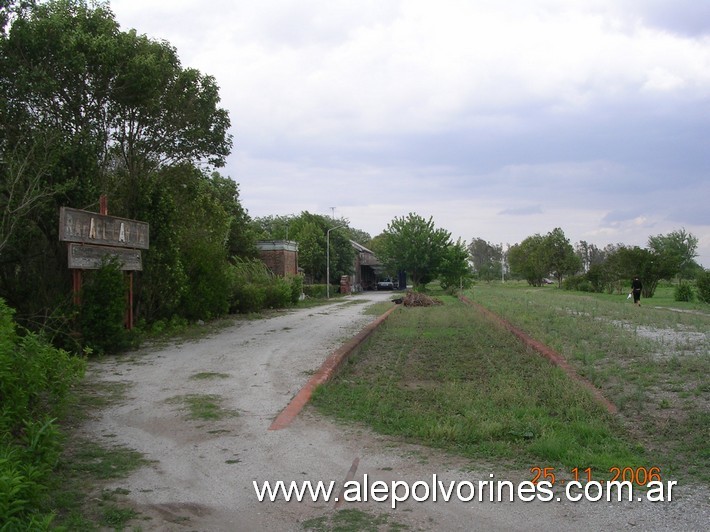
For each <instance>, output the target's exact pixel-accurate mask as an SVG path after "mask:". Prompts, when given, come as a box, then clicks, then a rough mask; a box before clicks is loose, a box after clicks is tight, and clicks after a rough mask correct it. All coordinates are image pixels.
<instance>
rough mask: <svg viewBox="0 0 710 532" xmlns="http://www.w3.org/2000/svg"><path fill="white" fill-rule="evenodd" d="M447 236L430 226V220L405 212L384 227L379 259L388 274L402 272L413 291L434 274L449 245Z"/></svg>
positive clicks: (432, 223) (429, 279)
mask: <svg viewBox="0 0 710 532" xmlns="http://www.w3.org/2000/svg"><path fill="white" fill-rule="evenodd" d="M450 237H451V233H449V232H448V231H445V230H444V229H437V228H436V227H434V221H433V219H432V218H431V217H430V218H429V220H425V219H424V218H422V217H421V216H419V215H418V214H413V213H409V214H408V215H407V216H406V217H404V216H403V217H401V218H395V219H394V220H392V221H391V222H390V223H389V224H388V225H387V229H386V230H385V231H384V233H383V238H382V241H381V243H380V245H379V246H378V249H379V250H380V253H381V254H382V256H381V257H380V260H382V261H383V263H384V265H385V268H386V269H387V270H389V271H399V270H404V271H406V272H407V273H408V274H409V276H410V278H411V279H412V284H413V285H414V288H415V289H421V288H424V287H425V286H426V284H427V283H429V282H430V281H432V280H433V279H434V278H435V276H436V274H437V273H438V271H439V267H440V266H441V264H442V262H443V260H444V256H445V253H446V250H447V248H448V246H449V245H450V244H451V241H450Z"/></svg>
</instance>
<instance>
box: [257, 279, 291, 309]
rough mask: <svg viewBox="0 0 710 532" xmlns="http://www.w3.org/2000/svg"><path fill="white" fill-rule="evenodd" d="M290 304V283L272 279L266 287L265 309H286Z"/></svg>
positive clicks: (284, 280)
mask: <svg viewBox="0 0 710 532" xmlns="http://www.w3.org/2000/svg"><path fill="white" fill-rule="evenodd" d="M290 303H291V283H289V282H288V281H287V280H286V279H284V278H283V277H273V278H272V279H271V281H270V282H269V283H268V284H267V285H266V300H265V301H264V305H265V306H266V308H283V307H288V306H289V304H290Z"/></svg>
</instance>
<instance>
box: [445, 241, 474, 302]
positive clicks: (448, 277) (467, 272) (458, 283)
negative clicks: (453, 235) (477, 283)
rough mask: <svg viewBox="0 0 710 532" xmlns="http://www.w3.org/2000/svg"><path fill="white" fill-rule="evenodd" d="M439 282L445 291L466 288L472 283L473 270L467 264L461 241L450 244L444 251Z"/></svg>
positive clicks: (466, 255)
mask: <svg viewBox="0 0 710 532" xmlns="http://www.w3.org/2000/svg"><path fill="white" fill-rule="evenodd" d="M438 278H439V280H440V281H441V286H442V287H443V288H445V289H447V288H448V289H454V290H455V289H456V288H468V287H470V286H471V283H472V281H473V270H472V269H471V265H470V263H469V256H468V249H467V248H466V243H465V242H462V241H461V239H459V240H457V241H456V243H450V244H449V245H448V246H446V249H445V250H444V256H443V259H442V261H441V264H440V265H439V275H438Z"/></svg>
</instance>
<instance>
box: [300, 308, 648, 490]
mask: <svg viewBox="0 0 710 532" xmlns="http://www.w3.org/2000/svg"><path fill="white" fill-rule="evenodd" d="M440 298H441V299H442V300H443V301H444V303H445V304H444V305H441V306H433V307H412V308H402V309H400V310H399V311H398V312H395V313H394V314H392V315H391V316H390V318H389V319H388V320H387V322H385V324H384V325H383V326H382V327H381V328H380V329H379V330H378V331H377V332H376V333H375V334H374V335H373V336H372V338H371V339H370V341H369V342H368V343H367V344H366V345H365V346H364V347H363V348H362V349H361V350H360V351H359V352H358V353H357V354H356V355H355V356H353V357H352V358H351V359H350V361H349V363H348V364H347V365H346V367H345V368H344V370H343V371H342V373H340V374H339V375H338V377H337V378H336V379H335V380H333V381H332V382H330V383H328V384H325V385H323V386H322V387H320V388H318V390H317V392H316V394H315V395H314V403H315V405H316V406H317V407H318V408H319V409H320V410H321V411H323V412H326V413H330V414H334V415H336V416H338V417H340V418H343V419H347V420H351V421H358V422H364V423H367V424H369V425H371V426H372V427H373V428H374V429H375V430H377V431H380V432H383V433H386V434H392V435H397V436H402V437H404V438H406V439H407V440H410V441H414V442H419V443H423V444H426V445H430V446H433V447H438V448H442V449H446V450H448V451H452V452H455V453H459V454H462V455H464V456H467V457H470V458H472V459H483V460H498V461H503V462H504V463H506V464H507V465H510V466H518V467H528V468H529V467H531V466H533V465H539V464H545V465H546V466H547V465H550V466H558V467H561V468H566V470H567V471H570V470H571V469H572V468H574V467H582V466H584V467H585V468H586V467H592V468H593V469H594V470H595V471H598V472H599V474H600V476H601V475H604V473H608V471H609V468H610V467H612V466H614V465H619V464H623V465H625V466H626V465H628V466H643V465H645V464H646V463H647V461H646V460H647V457H646V455H645V453H644V451H643V449H642V447H641V446H640V445H639V444H638V443H637V442H635V441H634V439H633V438H632V437H631V435H630V432H629V431H628V430H627V429H626V428H624V427H623V425H622V423H621V422H620V420H619V419H617V418H615V417H614V416H612V415H610V414H609V413H608V412H607V411H606V410H605V408H604V407H603V406H601V405H599V404H598V403H597V402H596V401H595V399H594V398H593V397H592V396H591V394H589V393H588V392H587V391H586V390H584V389H582V388H581V387H579V386H577V385H575V384H573V383H571V382H570V381H569V379H568V378H567V377H566V376H565V375H564V374H563V372H562V371H561V370H559V369H558V368H555V367H552V366H551V365H550V364H549V363H548V362H547V361H546V360H543V359H542V358H541V357H538V356H536V355H534V354H531V353H530V352H528V351H527V350H526V348H525V347H524V346H522V345H521V344H520V343H519V342H518V341H517V340H515V339H514V338H513V337H512V336H511V335H510V334H509V333H508V332H507V331H505V330H504V329H503V328H501V327H497V326H494V325H493V324H492V323H491V322H490V321H489V320H488V319H486V318H485V317H484V316H483V315H482V314H481V313H480V312H478V311H476V310H475V309H474V308H472V307H469V306H467V305H465V304H464V303H462V302H460V301H458V300H457V299H456V298H454V297H451V296H446V295H441V296H440Z"/></svg>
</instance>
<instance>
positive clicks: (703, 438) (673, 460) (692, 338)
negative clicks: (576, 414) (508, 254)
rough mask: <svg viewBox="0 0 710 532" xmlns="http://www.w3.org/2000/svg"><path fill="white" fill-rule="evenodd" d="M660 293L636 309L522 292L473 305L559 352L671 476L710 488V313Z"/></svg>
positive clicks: (501, 288)
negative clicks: (598, 391)
mask: <svg viewBox="0 0 710 532" xmlns="http://www.w3.org/2000/svg"><path fill="white" fill-rule="evenodd" d="M673 294H674V288H673V286H671V285H670V284H666V285H661V286H660V287H659V288H658V290H657V293H656V295H655V296H654V298H653V299H652V300H643V299H642V302H643V304H642V306H641V307H636V306H634V305H633V303H632V302H631V301H630V300H627V299H626V296H625V295H621V296H619V295H610V294H584V293H579V292H576V293H575V292H567V291H561V290H557V289H554V288H551V287H547V288H537V289H533V288H530V287H529V286H525V285H523V284H520V283H506V284H504V285H501V284H491V285H478V286H476V287H475V288H474V289H473V290H471V291H470V292H469V293H468V295H469V297H471V298H472V299H473V300H475V301H476V302H478V303H480V304H482V305H484V306H485V307H487V308H489V309H490V310H492V311H494V312H496V313H497V314H499V315H500V316H502V317H504V318H506V319H507V320H508V321H510V322H511V323H513V324H514V325H515V326H517V327H519V328H521V329H523V330H525V331H526V332H527V333H529V334H530V335H531V336H533V337H534V338H536V339H538V340H540V341H542V342H543V343H546V344H547V345H549V346H551V347H553V348H554V349H556V350H557V351H558V352H560V353H561V354H563V355H564V356H565V357H566V358H567V360H568V361H569V362H570V363H572V364H573V366H574V367H575V369H576V371H577V372H578V373H579V374H581V375H582V376H584V377H586V378H587V379H588V380H590V381H591V382H592V383H594V384H595V386H597V387H598V388H600V389H601V390H602V392H603V393H604V395H605V396H606V397H607V398H608V399H610V400H611V401H612V402H613V403H614V404H616V406H617V407H618V408H619V417H620V419H621V420H622V421H623V423H624V426H625V427H626V430H628V432H629V433H630V434H631V435H632V437H633V438H634V440H635V441H637V442H638V443H639V444H641V445H643V447H644V448H645V449H646V450H647V451H648V452H649V453H650V456H651V457H653V459H654V465H661V464H662V465H663V467H664V471H665V472H667V473H668V474H673V475H680V476H690V477H693V478H696V479H700V480H703V481H705V482H707V481H708V480H710V474H709V473H708V471H709V468H710V454H708V446H707V439H708V432H707V431H708V427H710V381H708V378H707V375H708V374H709V373H710V335H709V333H708V331H710V310H709V309H708V307H707V305H703V304H698V303H682V302H678V301H675V298H674V296H673Z"/></svg>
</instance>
